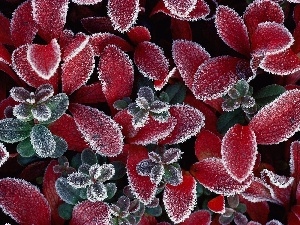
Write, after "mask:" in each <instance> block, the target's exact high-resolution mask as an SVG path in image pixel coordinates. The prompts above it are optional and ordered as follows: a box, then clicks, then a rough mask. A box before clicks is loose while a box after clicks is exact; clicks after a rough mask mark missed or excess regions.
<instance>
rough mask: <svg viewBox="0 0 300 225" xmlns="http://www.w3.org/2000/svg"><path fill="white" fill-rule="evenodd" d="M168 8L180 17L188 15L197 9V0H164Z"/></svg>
mask: <svg viewBox="0 0 300 225" xmlns="http://www.w3.org/2000/svg"><path fill="white" fill-rule="evenodd" d="M163 1H164V4H165V6H166V8H167V9H168V10H170V12H171V13H172V14H174V15H176V16H179V17H185V16H187V15H188V14H189V13H190V12H191V11H192V10H193V9H195V7H196V4H197V0H187V1H186V0H163Z"/></svg>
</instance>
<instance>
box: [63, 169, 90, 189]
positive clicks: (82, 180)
mask: <svg viewBox="0 0 300 225" xmlns="http://www.w3.org/2000/svg"><path fill="white" fill-rule="evenodd" d="M67 180H68V184H70V185H71V186H72V187H74V188H85V187H86V186H88V185H90V184H91V183H90V177H89V175H86V174H84V173H80V172H76V173H72V174H70V175H68V178H67Z"/></svg>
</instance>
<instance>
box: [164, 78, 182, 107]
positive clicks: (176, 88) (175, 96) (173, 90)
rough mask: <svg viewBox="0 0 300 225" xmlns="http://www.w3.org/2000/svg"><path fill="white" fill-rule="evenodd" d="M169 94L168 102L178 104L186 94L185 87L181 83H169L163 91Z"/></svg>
mask: <svg viewBox="0 0 300 225" xmlns="http://www.w3.org/2000/svg"><path fill="white" fill-rule="evenodd" d="M165 92H166V93H167V94H168V96H169V100H170V101H169V103H170V104H178V103H179V104H180V103H182V102H183V100H184V99H185V96H186V87H185V85H184V84H183V83H180V82H178V83H175V84H172V85H169V86H168V87H167V88H166V91H165Z"/></svg>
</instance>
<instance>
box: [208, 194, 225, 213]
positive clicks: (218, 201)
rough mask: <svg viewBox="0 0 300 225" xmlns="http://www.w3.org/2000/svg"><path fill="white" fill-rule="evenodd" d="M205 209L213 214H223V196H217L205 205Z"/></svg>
mask: <svg viewBox="0 0 300 225" xmlns="http://www.w3.org/2000/svg"><path fill="white" fill-rule="evenodd" d="M207 207H208V208H209V209H210V210H211V211H213V212H214V213H219V214H223V213H225V198H224V196H223V195H219V196H217V197H215V198H213V199H211V200H209V202H208V203H207Z"/></svg>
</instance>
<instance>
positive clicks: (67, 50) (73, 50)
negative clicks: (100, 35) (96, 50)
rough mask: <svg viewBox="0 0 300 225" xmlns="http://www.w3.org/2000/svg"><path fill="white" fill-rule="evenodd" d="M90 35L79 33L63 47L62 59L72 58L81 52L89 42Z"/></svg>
mask: <svg viewBox="0 0 300 225" xmlns="http://www.w3.org/2000/svg"><path fill="white" fill-rule="evenodd" d="M88 42H89V37H88V36H87V35H85V34H83V33H78V34H76V36H74V37H73V38H72V40H70V42H69V43H68V44H67V45H66V46H65V47H64V48H63V54H62V59H63V61H64V62H66V61H69V60H71V59H72V58H74V57H75V56H76V55H77V54H78V53H80V52H81V51H82V50H83V49H84V48H85V47H86V45H87V44H88Z"/></svg>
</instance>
